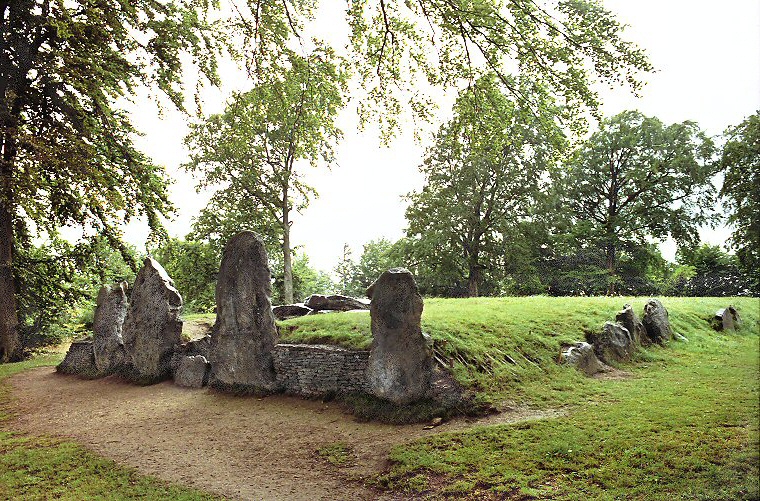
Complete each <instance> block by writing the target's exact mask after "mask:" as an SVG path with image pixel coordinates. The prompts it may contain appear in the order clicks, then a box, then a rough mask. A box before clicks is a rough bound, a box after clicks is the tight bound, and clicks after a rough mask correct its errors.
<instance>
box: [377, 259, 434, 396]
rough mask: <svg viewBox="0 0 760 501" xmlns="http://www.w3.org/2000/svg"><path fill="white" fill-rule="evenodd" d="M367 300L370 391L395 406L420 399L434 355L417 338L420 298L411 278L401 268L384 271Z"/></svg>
mask: <svg viewBox="0 0 760 501" xmlns="http://www.w3.org/2000/svg"><path fill="white" fill-rule="evenodd" d="M367 296H369V297H370V299H371V300H372V302H371V303H370V316H371V318H372V336H373V340H372V347H371V348H370V355H369V366H368V368H367V381H368V385H369V389H370V391H371V392H372V393H373V394H374V395H375V396H377V397H380V398H383V399H385V400H389V401H391V402H393V403H395V404H399V405H401V404H406V403H409V402H413V401H415V400H419V399H421V398H423V397H424V396H425V394H426V392H427V391H428V390H429V388H430V381H431V374H432V369H433V353H432V350H431V348H430V346H429V344H428V343H427V341H426V339H425V337H424V336H423V334H422V327H421V323H420V322H421V318H422V296H420V293H419V290H418V289H417V283H416V282H415V281H414V277H413V276H412V274H411V273H410V272H409V271H408V270H405V269H403V268H393V269H391V270H388V271H386V272H385V273H383V274H382V275H380V278H378V279H377V280H376V281H375V283H373V284H372V285H371V286H370V287H369V289H367Z"/></svg>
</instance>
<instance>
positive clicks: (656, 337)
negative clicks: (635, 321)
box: [642, 299, 673, 344]
mask: <svg viewBox="0 0 760 501" xmlns="http://www.w3.org/2000/svg"><path fill="white" fill-rule="evenodd" d="M642 323H643V324H644V332H645V333H646V335H647V337H648V338H649V340H650V341H652V342H653V343H659V344H662V343H667V342H668V341H670V340H671V339H673V331H672V330H671V329H670V320H669V319H668V310H666V309H665V307H664V306H663V305H662V303H661V302H660V301H659V299H650V300H649V301H647V304H646V305H644V319H643V320H642Z"/></svg>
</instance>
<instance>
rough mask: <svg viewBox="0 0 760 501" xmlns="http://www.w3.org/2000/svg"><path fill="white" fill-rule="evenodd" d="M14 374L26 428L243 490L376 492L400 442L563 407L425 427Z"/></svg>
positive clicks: (306, 405) (168, 473) (259, 493)
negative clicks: (331, 448)
mask: <svg viewBox="0 0 760 501" xmlns="http://www.w3.org/2000/svg"><path fill="white" fill-rule="evenodd" d="M10 381H11V386H12V388H13V394H14V396H15V397H16V406H17V407H18V410H19V413H18V418H17V420H16V424H17V427H18V428H20V429H21V430H23V431H27V432H30V433H34V434H48V435H56V436H64V437H70V438H73V439H74V440H75V441H77V442H79V443H81V444H83V445H85V446H87V447H88V448H90V449H92V450H93V451H95V452H97V453H98V454H100V455H102V456H105V457H108V458H111V459H113V460H115V461H117V462H119V463H122V464H127V465H129V466H132V467H134V468H136V469H137V470H138V471H139V472H141V473H144V474H150V475H154V476H157V477H159V478H162V479H164V480H168V481H170V482H176V483H180V484H184V485H191V486H194V487H197V488H200V489H203V490H206V491H210V492H214V493H217V494H221V495H223V496H226V497H230V498H241V499H265V500H280V499H287V500H301V499H303V500H309V501H316V500H321V499H331V500H332V499H351V500H361V499H378V498H379V493H378V492H376V491H373V490H372V489H370V488H368V487H366V486H364V485H363V483H362V481H361V480H362V479H363V478H365V477H367V476H369V475H372V474H375V473H377V472H379V471H382V470H383V469H384V468H385V467H386V466H387V463H386V461H387V460H386V458H387V455H388V452H389V451H390V449H391V447H392V446H394V445H396V444H399V443H403V442H406V441H408V440H413V439H415V438H419V437H423V436H426V435H430V434H434V433H441V432H445V431H451V430H455V429H460V428H463V427H469V426H473V425H474V424H491V423H493V424H495V423H507V422H515V421H522V420H527V419H540V418H544V417H554V416H556V415H559V413H557V412H544V413H535V412H531V411H526V410H524V409H523V410H520V409H517V410H513V411H510V412H508V413H502V414H499V415H496V416H492V417H490V418H486V419H483V420H478V421H475V422H466V421H464V420H457V421H452V422H450V423H445V424H443V425H441V426H439V427H436V428H434V429H432V430H425V429H423V426H422V425H408V426H393V425H382V424H377V423H358V422H356V421H354V420H353V418H352V417H351V416H350V415H346V414H344V413H343V412H342V411H341V409H340V408H339V406H338V405H337V404H334V403H329V404H325V403H321V402H316V401H308V400H302V399H299V398H293V397H284V396H271V397H266V398H263V399H257V398H239V397H232V396H227V395H222V394H218V393H212V392H210V391H208V390H191V389H185V388H181V387H178V386H175V385H173V384H171V383H169V382H167V383H161V384H158V385H154V386H148V387H140V386H134V385H131V384H127V383H124V382H121V381H119V380H116V379H114V378H106V379H100V380H94V381H85V380H81V379H77V378H75V377H73V376H62V375H59V374H56V373H55V372H54V369H53V368H42V369H35V370H31V371H27V372H24V373H22V374H19V375H17V376H15V377H13V378H12V379H11V380H10ZM336 442H343V443H346V444H348V445H349V446H350V447H351V448H352V449H353V452H354V454H355V456H356V458H355V459H356V460H355V463H354V464H353V465H352V466H350V467H342V468H338V467H335V466H332V465H330V464H329V463H328V462H327V461H325V460H324V459H323V458H320V457H319V455H318V453H317V451H318V450H319V449H320V448H322V447H324V446H326V445H329V444H334V443H336Z"/></svg>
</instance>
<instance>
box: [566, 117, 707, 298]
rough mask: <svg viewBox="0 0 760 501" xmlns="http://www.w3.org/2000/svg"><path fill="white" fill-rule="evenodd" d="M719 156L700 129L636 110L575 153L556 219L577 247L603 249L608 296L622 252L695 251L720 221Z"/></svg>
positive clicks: (607, 125) (615, 120) (602, 128)
mask: <svg viewBox="0 0 760 501" xmlns="http://www.w3.org/2000/svg"><path fill="white" fill-rule="evenodd" d="M714 154H715V148H714V145H713V142H712V140H710V138H708V137H707V136H706V135H705V134H704V133H703V132H702V131H701V130H700V129H699V127H698V126H697V124H695V123H694V122H688V121H687V122H683V123H676V124H672V125H665V124H663V123H662V122H661V121H660V120H659V119H657V118H654V117H646V116H644V115H642V114H641V113H639V112H637V111H624V112H622V113H620V114H618V115H616V116H614V117H612V118H609V119H606V120H604V121H603V122H602V123H601V126H600V130H599V131H597V132H595V133H594V134H592V135H591V137H590V138H589V139H588V140H587V141H586V142H584V143H583V144H582V145H580V146H579V147H578V148H577V149H576V151H575V152H574V153H573V155H572V156H571V158H570V159H569V160H568V162H567V163H566V165H565V169H564V170H563V171H562V176H561V179H560V180H559V181H558V183H557V186H558V188H559V189H560V194H559V196H558V198H557V201H559V205H558V206H557V213H558V214H560V215H561V214H565V215H567V216H569V217H570V223H571V224H572V225H573V232H574V234H575V236H576V237H577V238H578V239H579V241H581V242H585V243H587V244H590V245H594V246H598V247H599V248H601V249H603V250H604V252H605V256H606V267H607V272H608V274H609V275H610V277H612V279H613V280H612V281H611V282H610V283H611V288H610V290H609V292H614V277H615V272H616V269H617V265H618V259H619V251H620V249H621V248H622V247H625V246H627V247H631V248H636V247H642V246H645V245H646V244H647V239H649V238H657V239H661V238H666V237H672V238H673V239H674V240H675V241H676V242H678V243H679V244H687V243H691V244H693V243H695V242H698V241H699V235H698V232H697V230H698V228H699V226H701V225H703V224H706V223H711V222H713V221H715V217H716V214H715V212H714V211H713V210H712V209H713V208H714V205H715V195H716V193H715V188H714V186H713V185H712V183H711V182H710V180H711V178H712V176H713V175H714V174H715V172H716V164H715V161H714V158H713V157H714Z"/></svg>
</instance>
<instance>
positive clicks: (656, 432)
mask: <svg viewBox="0 0 760 501" xmlns="http://www.w3.org/2000/svg"><path fill="white" fill-rule="evenodd" d="M662 301H663V303H664V304H665V306H666V307H667V308H668V310H669V311H670V320H671V324H672V326H673V329H674V331H676V332H678V333H679V334H682V335H684V336H686V337H687V338H688V339H689V342H688V343H684V342H676V341H673V342H671V343H670V344H669V345H668V346H666V347H659V346H655V347H651V348H648V349H645V350H642V351H641V352H639V354H638V355H637V357H636V359H635V360H634V362H633V363H631V364H625V365H621V366H619V367H618V368H619V369H622V370H623V371H625V373H626V374H627V375H625V377H622V378H615V379H604V378H602V379H595V378H587V377H584V376H583V375H581V374H580V373H578V372H577V371H575V370H574V369H573V368H571V367H564V366H560V365H559V364H558V363H557V357H558V354H559V352H560V349H561V346H562V345H563V344H566V343H571V342H574V341H578V340H583V339H584V336H585V333H586V332H588V331H595V330H598V329H600V328H601V326H602V324H603V323H604V321H606V320H614V316H615V312H617V311H618V310H619V309H620V308H621V307H622V306H623V304H624V303H626V302H630V303H632V304H633V306H634V309H635V311H636V312H637V314H639V315H640V314H641V310H642V309H643V305H644V303H645V302H646V299H645V298H607V297H595V298H548V297H530V298H482V299H429V300H426V301H425V311H424V314H423V330H424V331H426V332H428V333H429V334H430V335H431V336H432V337H433V339H434V341H435V345H436V354H437V356H438V357H439V358H440V359H441V360H442V361H444V362H446V363H447V364H451V365H452V370H453V372H454V374H455V377H456V378H457V379H458V380H459V381H460V382H461V383H462V384H464V385H466V386H468V387H470V388H474V389H476V390H478V392H479V394H480V395H481V398H482V399H483V400H485V401H487V402H490V403H492V404H493V405H495V406H497V407H502V408H504V407H506V406H520V407H522V408H525V407H527V408H535V409H537V410H543V409H558V410H561V411H562V412H563V415H562V416H561V417H558V418H552V419H545V420H535V421H529V422H523V423H518V424H512V425H494V426H488V427H475V428H471V429H469V430H466V431H460V432H452V433H446V434H441V435H437V436H434V437H432V438H428V439H425V440H421V441H416V442H413V443H409V444H405V445H402V446H398V447H396V448H395V449H394V450H393V451H392V453H391V467H390V469H389V470H388V471H387V472H385V473H384V474H383V475H381V476H378V477H377V478H375V479H374V482H375V484H376V485H377V486H379V487H381V488H384V489H389V490H392V491H394V492H396V493H398V494H399V495H401V496H402V497H405V498H409V497H417V496H422V497H432V498H440V497H451V498H453V499H461V498H470V499H503V498H505V497H506V498H510V499H547V498H550V499H583V498H588V499H652V500H659V499H725V500H733V499H758V497H759V496H760V493H759V492H758V462H759V461H760V453H759V449H760V431H758V426H759V423H758V422H759V421H760V415H759V406H760V404H759V399H760V391H759V390H760V383H759V382H758V381H759V379H758V378H759V377H760V374H759V372H760V300H758V299H749V298H731V299H726V298H662ZM729 303H731V304H734V305H735V306H737V307H738V308H739V311H740V313H741V315H742V317H743V319H744V323H743V327H742V328H741V329H740V330H739V331H738V332H736V333H717V332H715V331H713V330H712V329H711V327H710V324H709V320H710V318H711V317H712V316H713V314H714V312H715V311H716V310H717V309H718V308H720V307H724V306H727V305H728V304H729ZM199 319H200V317H199ZM201 320H203V321H205V322H208V318H206V317H204V318H203V319H201ZM279 325H280V331H281V335H282V338H283V340H284V341H292V342H311V343H314V342H320V343H323V342H328V343H333V344H340V345H344V346H350V347H357V348H366V347H368V345H369V342H370V334H369V315H368V314H367V313H341V314H326V315H315V316H309V317H302V318H299V319H293V320H289V321H286V322H281V323H279ZM58 360H59V358H52V359H51V358H41V359H37V360H33V361H30V362H25V363H22V364H8V365H4V366H0V407H1V408H2V409H6V410H7V409H9V408H12V405H10V403H9V398H10V396H9V394H8V389H7V386H6V384H5V383H2V380H4V379H5V378H6V377H8V376H10V375H12V374H13V373H16V372H18V371H21V370H25V369H27V368H30V367H33V366H36V365H51V364H54V363H56V362H57V361H58ZM320 455H324V456H325V457H327V458H328V459H329V458H333V457H334V458H335V459H334V461H336V462H342V461H344V460H345V458H349V457H350V455H349V453H348V452H346V450H344V449H335V450H332V449H330V450H327V449H325V450H324V451H320ZM331 461H332V460H331ZM50 497H56V498H58V497H61V498H64V499H83V498H88V499H89V498H94V497H101V498H109V499H119V498H133V497H142V498H145V499H153V498H172V499H203V498H204V494H203V493H200V492H197V491H193V490H189V489H181V488H178V487H174V486H169V485H167V484H164V483H162V482H160V481H158V480H155V479H151V478H146V477H142V476H139V475H137V474H136V473H135V472H134V471H132V470H130V469H128V468H122V467H119V466H117V465H116V464H114V463H113V462H111V461H106V460H103V459H100V458H97V457H96V456H94V455H92V454H90V453H88V452H86V451H85V450H83V449H82V448H81V447H79V446H77V445H76V444H73V443H71V442H66V441H60V440H51V439H47V438H38V437H29V436H23V435H17V434H15V433H14V432H13V431H12V429H11V428H10V424H9V421H8V417H7V415H3V416H2V417H0V498H3V499H6V498H28V499H40V498H41V499H44V498H50Z"/></svg>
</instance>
